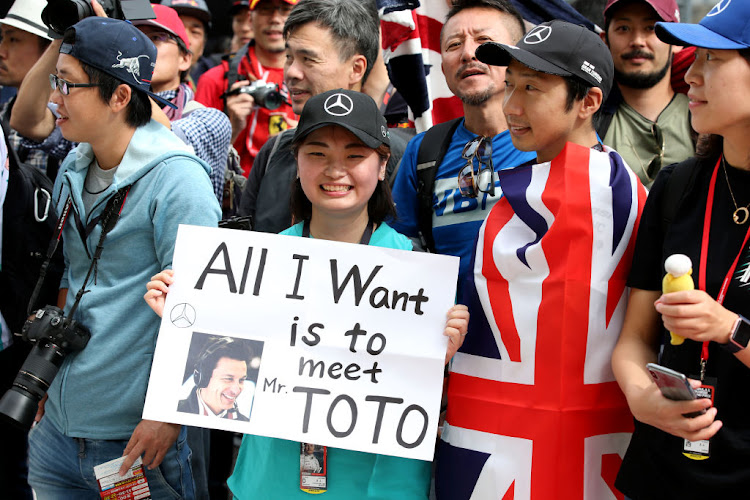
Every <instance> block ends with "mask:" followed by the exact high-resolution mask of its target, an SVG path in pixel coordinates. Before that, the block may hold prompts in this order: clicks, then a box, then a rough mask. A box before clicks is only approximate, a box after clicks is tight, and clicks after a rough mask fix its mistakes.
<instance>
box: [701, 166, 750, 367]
mask: <svg viewBox="0 0 750 500" xmlns="http://www.w3.org/2000/svg"><path fill="white" fill-rule="evenodd" d="M722 158H723V155H722V156H720V157H719V160H718V161H717V162H716V166H715V167H714V172H713V174H712V175H711V181H710V182H709V184H708V196H707V198H706V213H705V215H704V218H703V238H702V239H701V256H700V267H699V269H698V288H700V289H701V290H703V291H704V292H708V289H707V286H706V282H707V274H708V272H707V263H708V240H709V237H710V236H711V215H712V213H713V205H714V198H715V196H716V183H717V177H718V173H719V167H720V165H721V160H722ZM748 237H750V225H748V229H747V231H746V232H745V239H744V240H743V241H742V246H740V251H739V252H738V253H737V256H736V257H735V258H734V262H732V265H731V266H730V267H729V271H728V272H727V275H726V276H725V277H724V281H723V282H722V284H721V288H720V289H719V295H718V296H717V297H716V302H718V303H719V304H723V302H724V298H725V297H726V295H727V289H728V288H729V284H730V283H731V281H732V276H734V271H735V269H737V263H738V262H739V260H740V257H741V256H742V252H743V251H744V249H745V246H746V245H747V241H748ZM706 360H708V342H703V347H702V348H701V362H703V363H705V362H706Z"/></svg>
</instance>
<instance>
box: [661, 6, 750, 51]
mask: <svg viewBox="0 0 750 500" xmlns="http://www.w3.org/2000/svg"><path fill="white" fill-rule="evenodd" d="M656 36H657V37H659V40H661V41H662V42H665V43H668V44H671V45H694V46H696V47H702V48H705V49H722V50H739V49H746V48H748V47H750V1H748V0H721V1H720V2H719V3H717V4H716V5H714V7H713V8H712V9H711V10H710V11H709V12H708V14H706V17H704V18H703V19H701V20H700V22H699V23H698V24H683V23H656Z"/></svg>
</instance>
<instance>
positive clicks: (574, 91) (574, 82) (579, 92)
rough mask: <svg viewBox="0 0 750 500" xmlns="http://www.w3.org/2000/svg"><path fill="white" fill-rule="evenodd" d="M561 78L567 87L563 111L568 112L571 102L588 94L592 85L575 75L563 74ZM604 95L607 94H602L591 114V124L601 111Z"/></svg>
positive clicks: (573, 102) (571, 105) (571, 107)
mask: <svg viewBox="0 0 750 500" xmlns="http://www.w3.org/2000/svg"><path fill="white" fill-rule="evenodd" d="M562 79H563V80H565V86H566V87H567V89H568V95H567V96H566V98H565V111H566V112H568V111H570V110H571V109H573V104H575V102H576V101H580V100H582V99H583V98H584V97H586V95H588V93H589V90H591V89H592V88H593V87H592V86H591V85H589V84H588V83H586V82H584V81H583V80H581V79H580V78H578V77H577V76H563V77H562ZM606 97H607V96H605V95H602V103H601V104H600V105H599V109H597V110H596V112H595V113H594V115H593V116H592V122H591V123H592V126H593V124H594V123H596V120H597V119H598V118H599V115H600V114H601V112H602V108H603V107H604V99H606ZM602 139H603V138H602Z"/></svg>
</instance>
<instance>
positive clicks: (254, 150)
mask: <svg viewBox="0 0 750 500" xmlns="http://www.w3.org/2000/svg"><path fill="white" fill-rule="evenodd" d="M227 71H229V63H228V62H227V61H222V63H221V64H220V65H219V66H215V67H213V68H211V69H209V70H208V71H206V72H205V73H204V74H203V76H201V78H200V80H199V81H198V90H197V91H196V94H195V100H196V101H198V102H199V103H201V104H203V105H204V106H209V107H211V108H216V109H219V110H221V111H224V100H223V99H222V98H221V95H222V94H223V93H224V92H225V91H226V89H227V78H226V74H227ZM238 73H239V75H240V80H242V79H246V75H252V77H254V78H255V79H259V80H264V81H266V82H268V83H275V84H277V85H278V86H279V90H280V91H281V94H282V95H283V96H284V99H285V100H287V101H288V99H289V93H288V91H287V88H286V85H284V70H283V69H282V68H266V67H264V66H263V65H261V64H260V62H259V61H258V58H257V57H256V56H255V47H254V46H253V45H252V44H251V45H250V47H249V49H248V51H247V57H243V58H242V61H240V67H239V70H238ZM251 79H252V78H251ZM287 119H291V120H297V119H298V118H297V115H295V114H294V112H293V111H292V106H291V105H290V104H286V103H285V104H282V105H281V106H280V107H279V108H278V109H275V110H273V111H271V110H268V109H266V108H261V107H259V106H256V107H255V108H253V111H252V112H251V113H250V114H249V115H248V117H247V126H246V127H245V128H244V129H243V130H242V132H240V135H239V136H237V140H236V141H235V142H234V147H235V149H236V150H237V152H238V153H239V155H240V164H241V165H242V171H243V173H244V175H245V177H247V176H248V174H249V173H250V169H251V168H252V166H253V160H255V156H256V155H257V154H258V151H259V150H260V148H261V147H262V146H263V144H265V142H266V141H267V140H268V138H269V137H270V136H272V135H276V134H278V133H279V132H281V131H283V130H286V129H287V128H288V122H287Z"/></svg>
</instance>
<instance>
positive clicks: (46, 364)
mask: <svg viewBox="0 0 750 500" xmlns="http://www.w3.org/2000/svg"><path fill="white" fill-rule="evenodd" d="M63 359H65V353H64V352H62V351H61V350H60V348H58V347H57V346H56V345H54V344H52V343H50V342H41V341H40V342H38V343H37V344H36V345H35V346H34V348H33V349H32V350H31V352H30V353H29V356H28V357H27V358H26V361H24V363H23V366H21V370H19V372H18V375H16V378H15V380H14V381H13V387H11V389H10V390H8V391H7V392H6V393H5V395H4V396H3V397H2V399H0V417H5V418H6V420H8V421H10V422H11V423H13V424H15V425H17V426H20V427H22V428H25V429H28V428H30V427H31V424H32V423H33V422H34V416H35V415H36V412H37V407H38V404H39V401H40V400H41V399H42V397H44V394H45V393H46V392H47V389H49V386H50V384H51V383H52V380H54V378H55V375H57V371H58V370H59V369H60V365H62V362H63Z"/></svg>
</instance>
